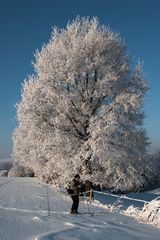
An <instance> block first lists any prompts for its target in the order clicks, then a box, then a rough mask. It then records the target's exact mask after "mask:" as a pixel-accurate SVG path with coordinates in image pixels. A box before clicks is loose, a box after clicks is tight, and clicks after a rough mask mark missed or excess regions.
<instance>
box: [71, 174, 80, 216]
mask: <svg viewBox="0 0 160 240" xmlns="http://www.w3.org/2000/svg"><path fill="white" fill-rule="evenodd" d="M81 188H82V185H81V182H80V176H79V174H76V175H75V176H74V178H73V180H72V181H71V189H72V190H73V193H72V194H71V198H72V201H73V203H72V207H71V212H70V213H71V214H78V205H79V194H80V192H81Z"/></svg>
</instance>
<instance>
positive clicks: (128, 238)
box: [0, 178, 160, 240]
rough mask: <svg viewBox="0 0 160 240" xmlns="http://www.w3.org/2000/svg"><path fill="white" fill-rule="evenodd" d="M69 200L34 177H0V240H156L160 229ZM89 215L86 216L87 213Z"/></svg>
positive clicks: (159, 239)
mask: <svg viewBox="0 0 160 240" xmlns="http://www.w3.org/2000/svg"><path fill="white" fill-rule="evenodd" d="M70 206H71V200H70V198H69V197H67V196H65V195H64V194H63V193H61V192H59V191H56V190H55V189H53V187H51V186H47V185H43V184H38V182H37V180H36V179H34V178H0V240H25V239H30V240H31V239H32V240H36V239H37V240H49V239H52V240H78V239H80V240H88V239H96V240H101V239H107V240H117V239H118V240H160V230H159V229H157V228H154V227H152V226H150V225H147V224H140V223H138V222H136V221H135V220H134V219H133V218H129V217H127V216H124V215H121V214H118V213H110V212H108V211H107V209H104V208H100V207H98V206H93V205H92V206H91V205H90V206H89V208H88V206H87V204H83V203H82V202H81V203H80V207H79V211H80V212H81V213H82V214H80V215H76V216H75V215H70V214H69V213H68V212H69V209H70ZM89 212H90V214H89Z"/></svg>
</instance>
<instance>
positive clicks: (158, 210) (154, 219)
mask: <svg viewBox="0 0 160 240" xmlns="http://www.w3.org/2000/svg"><path fill="white" fill-rule="evenodd" d="M124 213H125V214H126V215H130V216H133V217H135V218H137V219H138V220H140V221H142V222H146V223H150V224H153V225H155V226H157V227H160V197H157V198H156V199H154V200H152V201H151V202H149V203H146V204H145V205H144V207H143V208H142V209H139V208H135V207H133V206H130V207H128V208H127V210H125V211H124Z"/></svg>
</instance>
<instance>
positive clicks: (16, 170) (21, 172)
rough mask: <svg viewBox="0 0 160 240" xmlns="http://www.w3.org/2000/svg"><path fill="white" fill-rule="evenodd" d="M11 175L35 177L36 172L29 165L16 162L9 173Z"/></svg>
mask: <svg viewBox="0 0 160 240" xmlns="http://www.w3.org/2000/svg"><path fill="white" fill-rule="evenodd" d="M8 176H9V177H34V172H33V171H32V170H31V169H30V168H29V167H24V166H21V165H19V164H14V165H13V167H12V168H11V170H10V171H9V173H8Z"/></svg>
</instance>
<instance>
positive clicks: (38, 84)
mask: <svg viewBox="0 0 160 240" xmlns="http://www.w3.org/2000/svg"><path fill="white" fill-rule="evenodd" d="M34 68H35V75H33V76H30V77H29V79H28V80H26V81H25V82H24V84H23V91H22V99H21V102H20V103H19V104H18V105H17V118H18V122H19V126H18V128H17V129H16V130H15V131H14V134H13V142H14V147H13V157H14V160H15V162H19V163H20V165H23V166H29V167H31V168H32V169H34V172H35V174H36V175H37V176H40V177H41V178H43V179H50V181H54V182H56V183H58V184H63V183H64V182H65V181H66V180H67V179H69V178H70V177H72V176H73V174H74V173H76V172H79V173H80V174H82V176H83V178H84V179H85V178H90V179H92V181H94V182H96V183H97V184H104V185H105V186H108V187H110V188H112V187H113V188H116V189H117V190H121V191H131V190H135V189H140V188H144V186H146V185H147V180H146V176H147V175H150V172H149V171H148V170H147V171H146V169H147V168H146V166H147V163H146V159H147V158H146V156H147V155H146V147H147V145H148V139H147V137H146V133H145V131H144V129H143V128H142V124H143V118H144V114H143V111H142V106H143V99H144V96H145V94H146V91H147V89H148V85H147V83H146V81H145V80H144V78H143V76H142V73H141V65H140V64H138V65H137V66H136V68H135V69H132V67H131V65H130V63H129V57H128V54H127V53H126V48H125V45H124V43H123V42H122V41H121V39H120V37H119V35H118V34H116V33H114V32H113V31H111V29H110V28H108V27H105V26H100V25H99V22H98V20H97V19H96V18H93V19H89V18H82V19H80V18H77V19H76V20H75V21H73V22H72V23H69V24H68V25H67V28H66V29H58V28H54V30H53V32H52V36H51V40H50V41H49V43H48V44H46V45H44V46H43V47H42V49H41V51H37V52H36V54H35V63H34Z"/></svg>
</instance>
